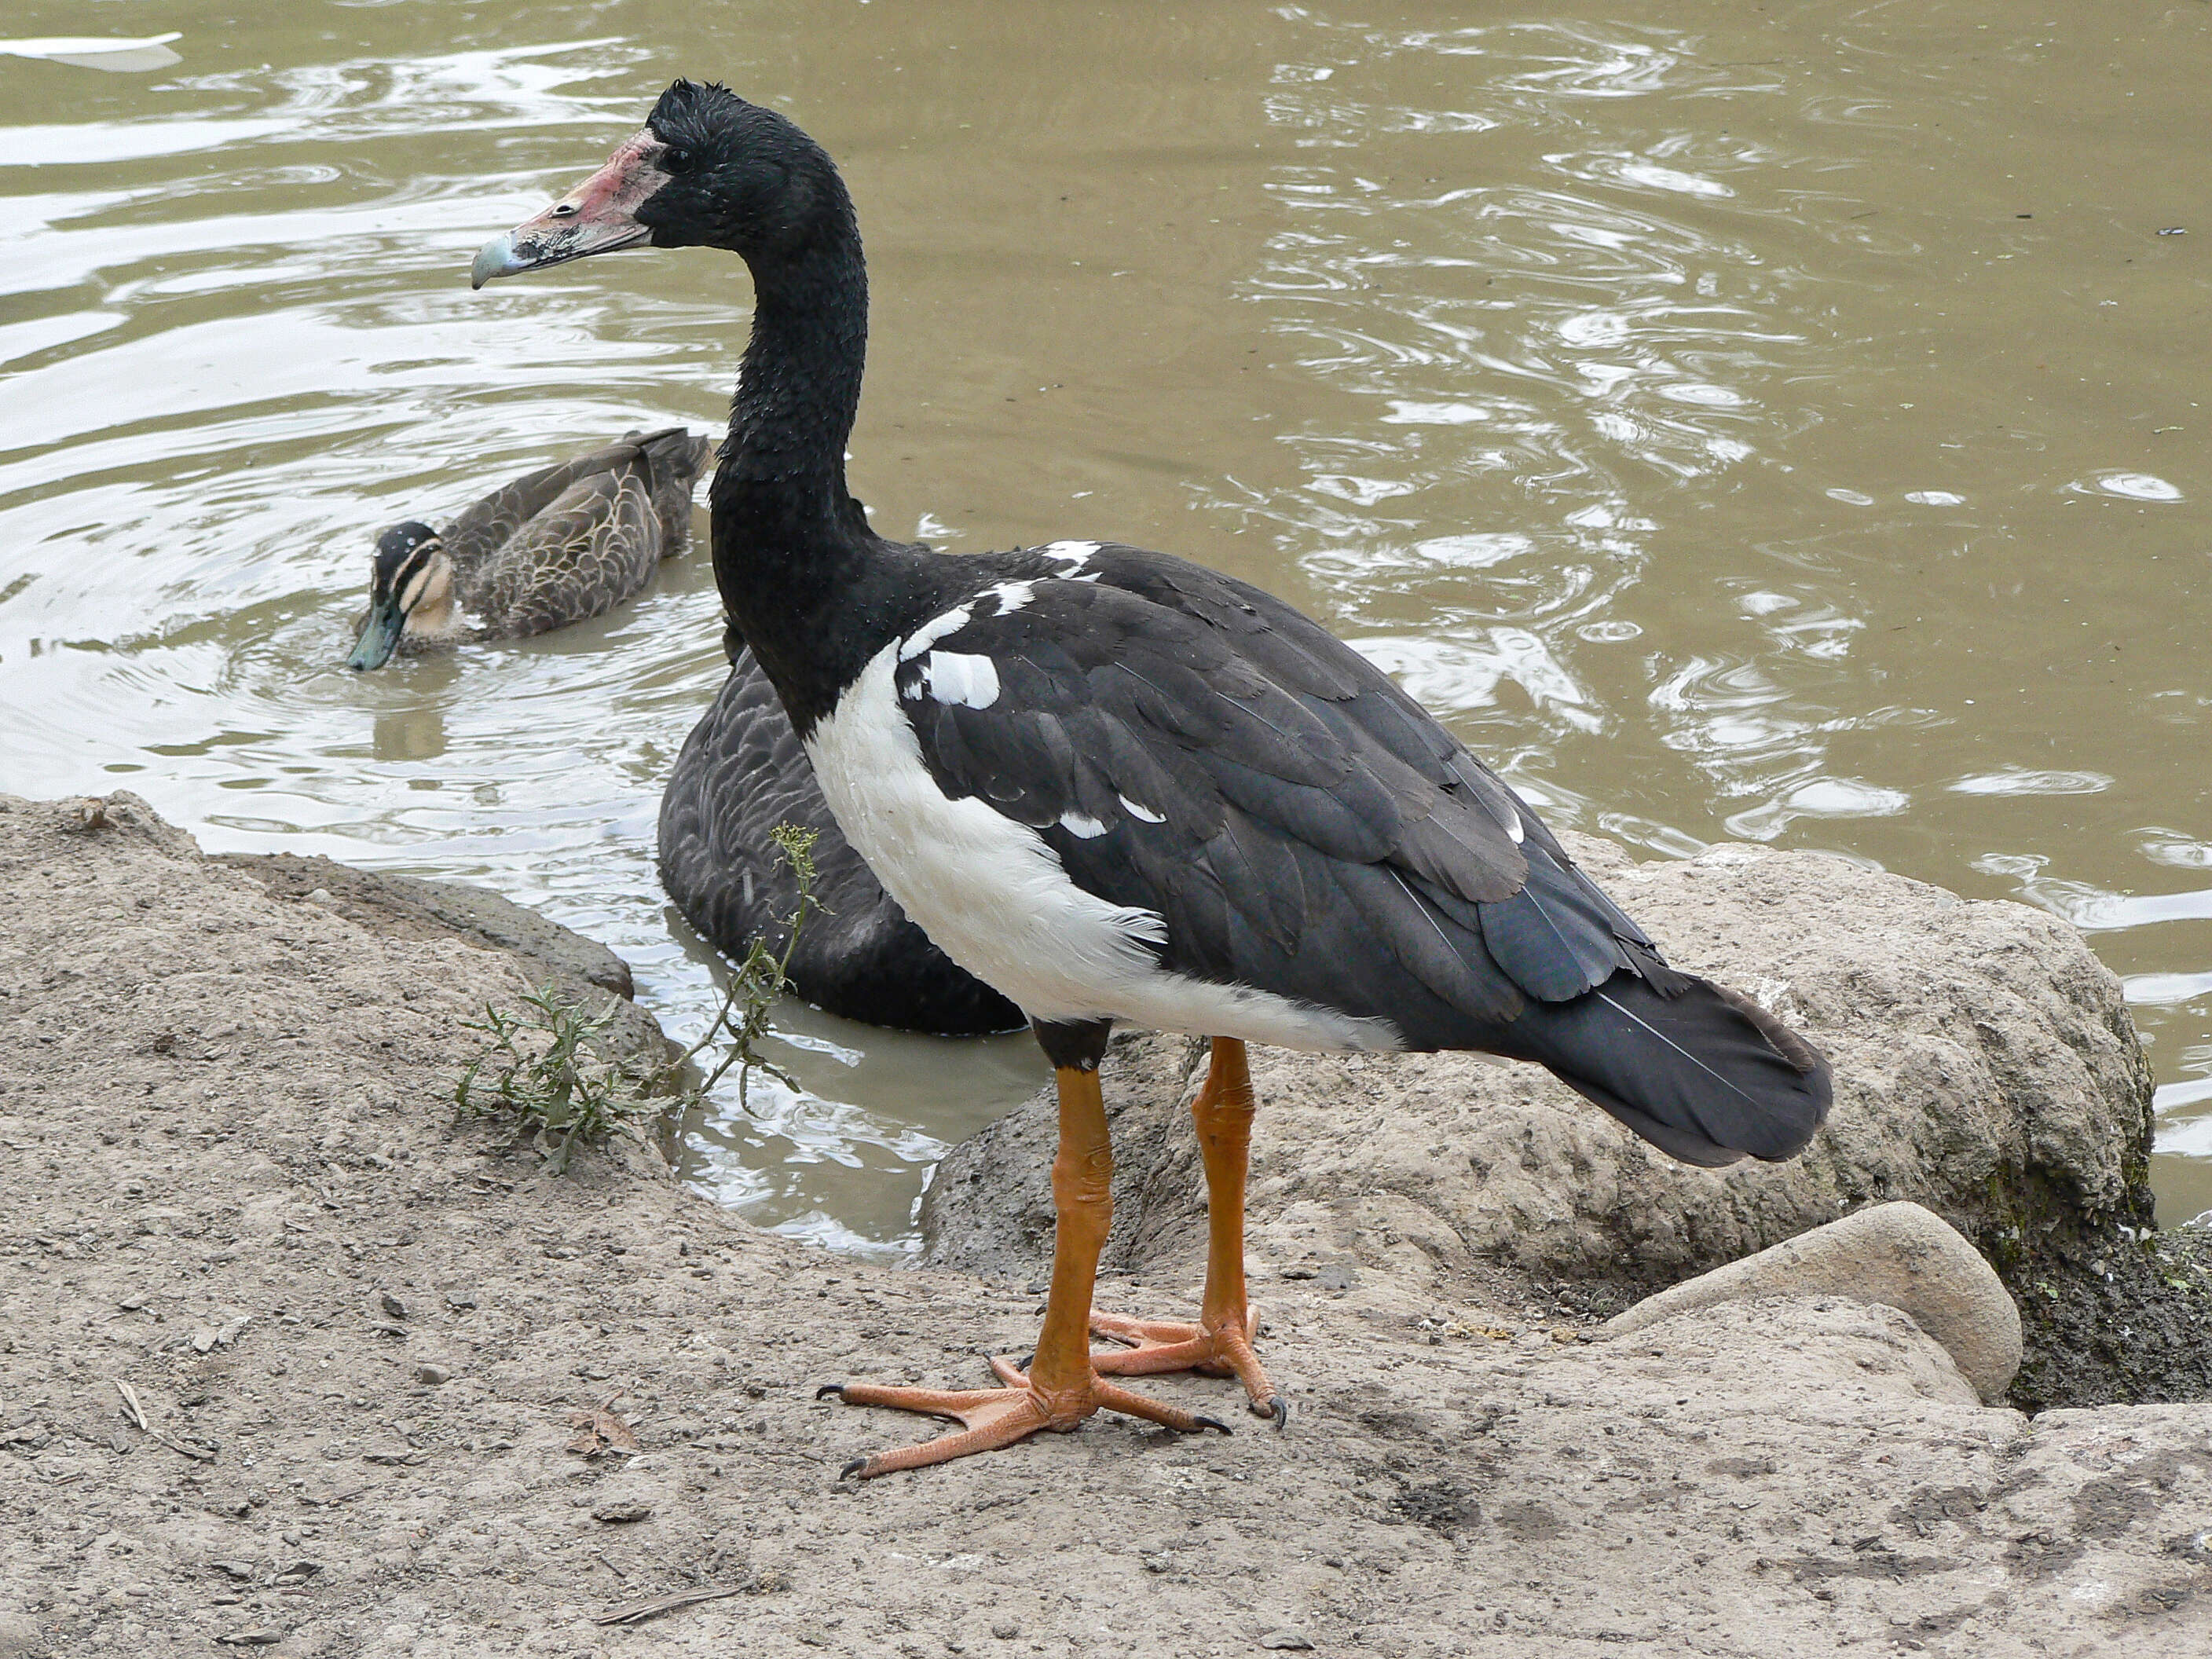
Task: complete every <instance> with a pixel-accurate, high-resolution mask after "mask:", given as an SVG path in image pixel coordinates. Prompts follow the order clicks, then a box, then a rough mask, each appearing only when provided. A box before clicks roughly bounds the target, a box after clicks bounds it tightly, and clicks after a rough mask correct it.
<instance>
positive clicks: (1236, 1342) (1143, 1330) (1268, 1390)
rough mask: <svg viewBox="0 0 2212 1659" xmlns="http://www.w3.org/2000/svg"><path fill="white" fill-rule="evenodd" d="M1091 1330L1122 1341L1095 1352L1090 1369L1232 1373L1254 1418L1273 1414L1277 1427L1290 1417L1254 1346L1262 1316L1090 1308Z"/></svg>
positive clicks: (1249, 1312) (1117, 1372)
mask: <svg viewBox="0 0 2212 1659" xmlns="http://www.w3.org/2000/svg"><path fill="white" fill-rule="evenodd" d="M1259 1333H1260V1316H1259V1314H1258V1313H1257V1312H1256V1311H1255V1310H1252V1309H1249V1308H1248V1309H1246V1310H1244V1316H1243V1318H1242V1319H1237V1318H1234V1317H1231V1318H1226V1319H1223V1320H1220V1321H1219V1322H1216V1323H1213V1324H1211V1325H1207V1324H1197V1325H1191V1324H1185V1323H1183V1322H1180V1321H1176V1320H1167V1319H1125V1318H1123V1317H1122V1316H1120V1315H1118V1314H1102V1313H1097V1312H1093V1313H1092V1314H1091V1334H1092V1335H1094V1336H1103V1337H1105V1338H1107V1339H1108V1340H1110V1341H1115V1342H1120V1343H1122V1344H1124V1345H1126V1346H1122V1347H1120V1348H1109V1349H1106V1350H1104V1351H1103V1352H1093V1353H1092V1354H1091V1366H1092V1368H1093V1369H1094V1370H1097V1371H1098V1372H1099V1373H1100V1374H1101V1375H1103V1376H1158V1374H1159V1373H1161V1372H1163V1371H1196V1372H1197V1373H1199V1375H1200V1376H1233V1377H1235V1378H1237V1381H1238V1382H1240V1383H1243V1385H1244V1392H1245V1393H1246V1394H1247V1395H1249V1396H1250V1398H1249V1402H1248V1404H1247V1407H1246V1409H1248V1410H1249V1411H1250V1412H1251V1413H1252V1414H1253V1415H1254V1416H1255V1417H1265V1418H1268V1419H1272V1420H1273V1423H1274V1425H1275V1426H1276V1427H1277V1428H1278V1429H1279V1428H1281V1427H1282V1426H1283V1425H1284V1424H1285V1423H1287V1422H1289V1421H1290V1419H1291V1405H1290V1401H1287V1400H1285V1399H1284V1398H1283V1397H1282V1395H1279V1394H1277V1393H1276V1392H1275V1385H1274V1384H1273V1383H1271V1382H1270V1381H1268V1379H1267V1370H1266V1368H1265V1367H1263V1366H1262V1365H1261V1364H1260V1358H1259V1356H1258V1355H1257V1354H1255V1352H1253V1351H1252V1343H1253V1340H1254V1339H1255V1337H1256V1336H1258V1334H1259Z"/></svg>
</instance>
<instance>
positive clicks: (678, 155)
mask: <svg viewBox="0 0 2212 1659" xmlns="http://www.w3.org/2000/svg"><path fill="white" fill-rule="evenodd" d="M690 166H691V152H690V150H688V149H684V146H683V145H681V144H670V145H667V146H665V148H664V149H662V150H661V152H660V170H661V171H662V172H663V173H684V172H687V171H689V170H690Z"/></svg>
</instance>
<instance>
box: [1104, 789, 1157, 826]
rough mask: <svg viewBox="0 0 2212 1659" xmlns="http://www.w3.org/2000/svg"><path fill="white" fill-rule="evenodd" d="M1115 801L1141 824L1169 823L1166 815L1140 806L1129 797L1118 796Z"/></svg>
mask: <svg viewBox="0 0 2212 1659" xmlns="http://www.w3.org/2000/svg"><path fill="white" fill-rule="evenodd" d="M1115 799H1117V800H1119V801H1120V802H1121V810H1122V811H1125V812H1127V814H1128V815H1129V816H1130V817H1133V818H1135V819H1136V820H1137V821H1138V822H1139V823H1166V822H1167V821H1168V818H1167V814H1166V813H1164V812H1155V811H1152V808H1151V807H1149V806H1139V805H1137V803H1136V802H1134V801H1133V800H1131V799H1129V798H1128V797H1127V795H1117V796H1116V797H1115Z"/></svg>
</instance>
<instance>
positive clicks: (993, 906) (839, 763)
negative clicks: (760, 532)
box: [806, 646, 1401, 1051]
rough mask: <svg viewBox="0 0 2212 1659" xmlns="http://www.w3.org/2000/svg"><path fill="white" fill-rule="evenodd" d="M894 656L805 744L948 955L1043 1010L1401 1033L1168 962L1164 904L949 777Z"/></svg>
mask: <svg viewBox="0 0 2212 1659" xmlns="http://www.w3.org/2000/svg"><path fill="white" fill-rule="evenodd" d="M945 654H946V653H942V652H940V653H938V656H939V658H942V657H943V656H944V655H945ZM895 655H896V653H895V652H894V651H893V650H892V649H891V648H890V647H888V646H887V647H884V650H883V651H882V652H881V653H879V654H878V656H876V657H875V658H874V659H873V660H872V661H871V662H870V663H869V664H868V665H867V667H866V669H865V670H863V671H862V672H861V674H860V678H859V679H857V680H856V681H854V684H851V685H850V686H848V687H847V688H846V690H845V694H844V695H843V696H842V697H840V698H839V699H838V701H837V706H836V708H834V709H832V710H831V711H830V712H829V714H828V715H827V716H826V717H825V718H824V719H823V720H822V721H821V723H820V724H819V725H817V726H816V727H815V728H814V732H813V733H812V735H811V736H810V737H809V738H807V739H806V753H807V757H808V758H809V759H810V760H811V761H812V762H813V763H814V774H815V776H816V777H817V778H818V779H820V780H821V783H822V793H823V797H824V798H825V799H827V800H828V801H829V810H830V811H831V812H832V813H834V814H835V815H836V819H837V825H838V828H840V829H842V830H843V831H844V832H845V838H846V839H847V840H848V841H849V842H852V843H853V847H854V850H855V851H856V852H858V853H859V854H860V856H861V857H862V858H863V859H865V860H867V864H868V867H869V868H870V869H871V870H872V871H874V872H875V874H876V878H877V879H878V880H879V881H881V882H882V883H883V884H884V890H885V891H887V892H889V893H890V896H892V897H893V898H895V899H896V900H897V901H898V903H899V908H902V910H904V911H905V912H906V913H907V915H908V916H910V917H912V918H913V919H914V921H915V922H916V923H917V924H919V925H920V927H921V929H922V931H923V932H925V933H927V934H928V935H929V937H930V938H931V939H932V940H933V941H934V942H935V943H936V945H937V946H938V948H939V950H941V951H944V952H945V955H946V956H948V957H951V958H952V960H953V961H955V962H957V963H959V964H960V965H961V966H962V967H963V968H965V969H967V970H968V971H969V973H971V974H974V975H975V976H976V977H977V978H979V979H981V980H982V981H984V982H985V983H986V984H988V985H992V986H995V987H997V988H998V989H999V990H1000V992H1001V993H1002V994H1005V995H1006V996H1007V997H1009V998H1011V999H1012V1000H1013V1002H1014V1003H1015V1005H1016V1006H1018V1007H1019V1008H1020V1009H1021V1010H1022V1011H1023V1012H1024V1013H1027V1014H1030V1015H1031V1016H1033V1017H1034V1018H1038V1019H1044V1020H1072V1019H1097V1018H1112V1019H1118V1020H1121V1021H1122V1022H1124V1023H1125V1024H1131V1025H1138V1026H1143V1027H1146V1028H1148V1029H1150V1030H1164V1031H1188V1032H1191V1033H1193V1034H1194V1035H1197V1036H1237V1037H1243V1038H1245V1039H1247V1040H1249V1041H1250V1042H1269V1043H1274V1044H1276V1045H1278V1046H1279V1047H1281V1048H1303V1049H1307V1050H1311V1051H1321V1050H1341V1049H1346V1048H1353V1049H1366V1050H1370V1051H1382V1050H1388V1049H1392V1048H1398V1047H1400V1046H1401V1044H1400V1038H1399V1036H1398V1032H1397V1029H1396V1028H1395V1026H1393V1025H1392V1024H1390V1023H1389V1021H1388V1020H1382V1019H1361V1018H1354V1017H1353V1016H1351V1015H1348V1014H1343V1013H1339V1012H1336V1011H1335V1010H1334V1009H1329V1008H1322V1007H1316V1006H1314V1005H1312V1004H1310V1003H1301V1002H1294V1001H1292V1000H1291V999H1289V998H1287V997H1281V996H1277V995H1275V994H1273V993H1271V992H1267V991H1261V990H1258V989H1255V988H1254V987H1250V986H1245V985H1220V984H1215V983H1212V982H1211V981H1205V980H1199V979H1193V978H1190V977H1188V976H1186V975H1182V974H1174V973H1169V972H1167V971H1165V970H1164V969H1162V968H1161V967H1160V966H1159V962H1158V956H1157V954H1156V953H1155V951H1153V950H1152V949H1151V948H1149V947H1151V946H1152V945H1158V944H1159V943H1160V942H1162V941H1163V940H1164V939H1165V938H1166V936H1167V924H1166V922H1165V921H1163V920H1162V918H1161V917H1160V915H1159V914H1158V912H1157V911H1152V910H1146V909H1138V908H1127V907H1124V906H1121V905H1116V904H1112V903H1109V902H1107V901H1106V900H1104V899H1102V898H1100V897H1098V896H1097V895H1095V894H1092V893H1089V892H1086V891H1085V890H1083V889H1082V888H1080V887H1078V886H1077V885H1076V884H1074V883H1073V881H1071V880H1070V879H1069V878H1068V875H1067V872H1066V868H1065V867H1064V866H1062V865H1061V864H1060V860H1059V858H1058V857H1057V856H1055V855H1054V853H1053V850H1052V848H1050V847H1049V846H1048V845H1047V844H1046V842H1045V840H1044V838H1043V837H1042V836H1040V835H1039V834H1038V833H1037V832H1036V830H1034V829H1030V828H1029V827H1028V826H1027V825H1026V824H1021V823H1015V822H1014V820H1013V819H1012V818H1010V817H1006V815H1005V814H1004V813H1002V812H1000V811H999V810H998V809H997V808H995V807H994V806H992V805H990V804H989V803H988V802H986V801H981V800H977V799H974V798H972V797H969V798H964V799H959V800H953V799H948V798H947V797H946V795H945V792H944V791H943V790H942V789H940V788H939V787H938V786H937V782H936V781H935V780H934V779H933V778H932V777H931V775H930V773H929V769H928V767H927V765H925V764H924V763H923V761H922V757H921V744H920V742H919V741H918V739H917V738H915V729H914V726H913V724H912V722H911V721H909V720H908V718H907V716H906V713H905V711H904V710H902V708H900V707H899V706H898V696H897V693H896V690H895V683H894V679H893V673H894V669H895V664H894V662H893V660H892V659H893V658H894V656H895Z"/></svg>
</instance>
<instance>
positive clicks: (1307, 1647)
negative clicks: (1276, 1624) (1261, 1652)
mask: <svg viewBox="0 0 2212 1659" xmlns="http://www.w3.org/2000/svg"><path fill="white" fill-rule="evenodd" d="M1260 1645H1261V1647H1263V1648H1272V1649H1274V1650H1277V1651H1279V1652H1293V1653H1305V1652H1310V1651H1311V1650H1312V1648H1313V1644H1312V1643H1311V1642H1310V1641H1308V1640H1307V1639H1306V1638H1305V1634H1304V1632H1302V1631H1295V1630H1271V1631H1269V1632H1267V1634H1266V1635H1265V1636H1263V1637H1261V1638H1260Z"/></svg>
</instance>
